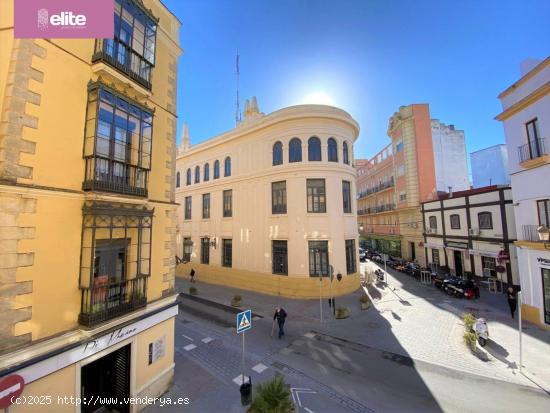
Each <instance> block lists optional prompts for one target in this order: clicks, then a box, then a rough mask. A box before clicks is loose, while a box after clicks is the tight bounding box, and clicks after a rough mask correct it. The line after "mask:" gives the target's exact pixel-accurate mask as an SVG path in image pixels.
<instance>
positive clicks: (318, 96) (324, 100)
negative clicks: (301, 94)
mask: <svg viewBox="0 0 550 413" xmlns="http://www.w3.org/2000/svg"><path fill="white" fill-rule="evenodd" d="M303 103H309V104H315V105H334V102H333V101H332V99H331V98H330V96H329V95H327V94H326V93H325V92H321V91H317V92H312V93H310V94H308V95H306V97H305V98H304V101H303Z"/></svg>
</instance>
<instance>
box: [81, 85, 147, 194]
mask: <svg viewBox="0 0 550 413" xmlns="http://www.w3.org/2000/svg"><path fill="white" fill-rule="evenodd" d="M152 128H153V115H152V112H151V111H149V110H146V109H145V108H144V107H142V106H141V105H140V104H139V103H137V102H134V101H132V100H131V99H128V98H127V97H125V96H122V95H120V94H118V93H117V92H115V91H113V90H111V89H109V88H107V87H106V86H104V85H102V84H101V83H97V82H96V83H92V84H90V85H89V88H88V105H87V109H86V126H85V136H84V159H85V160H86V170H85V178H84V182H83V183H82V189H84V190H100V191H108V192H118V193H123V194H129V195H137V196H147V187H148V177H149V171H150V169H151V148H152V146H151V141H152Z"/></svg>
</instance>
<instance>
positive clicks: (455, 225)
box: [449, 214, 460, 229]
mask: <svg viewBox="0 0 550 413" xmlns="http://www.w3.org/2000/svg"><path fill="white" fill-rule="evenodd" d="M449 219H450V221H451V229H460V215H458V214H452V215H451V216H450V217H449Z"/></svg>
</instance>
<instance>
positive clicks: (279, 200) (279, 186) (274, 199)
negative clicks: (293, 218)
mask: <svg viewBox="0 0 550 413" xmlns="http://www.w3.org/2000/svg"><path fill="white" fill-rule="evenodd" d="M271 213H272V214H286V181H279V182H272V183H271Z"/></svg>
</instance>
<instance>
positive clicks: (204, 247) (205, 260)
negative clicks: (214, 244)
mask: <svg viewBox="0 0 550 413" xmlns="http://www.w3.org/2000/svg"><path fill="white" fill-rule="evenodd" d="M201 264H210V238H201Z"/></svg>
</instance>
